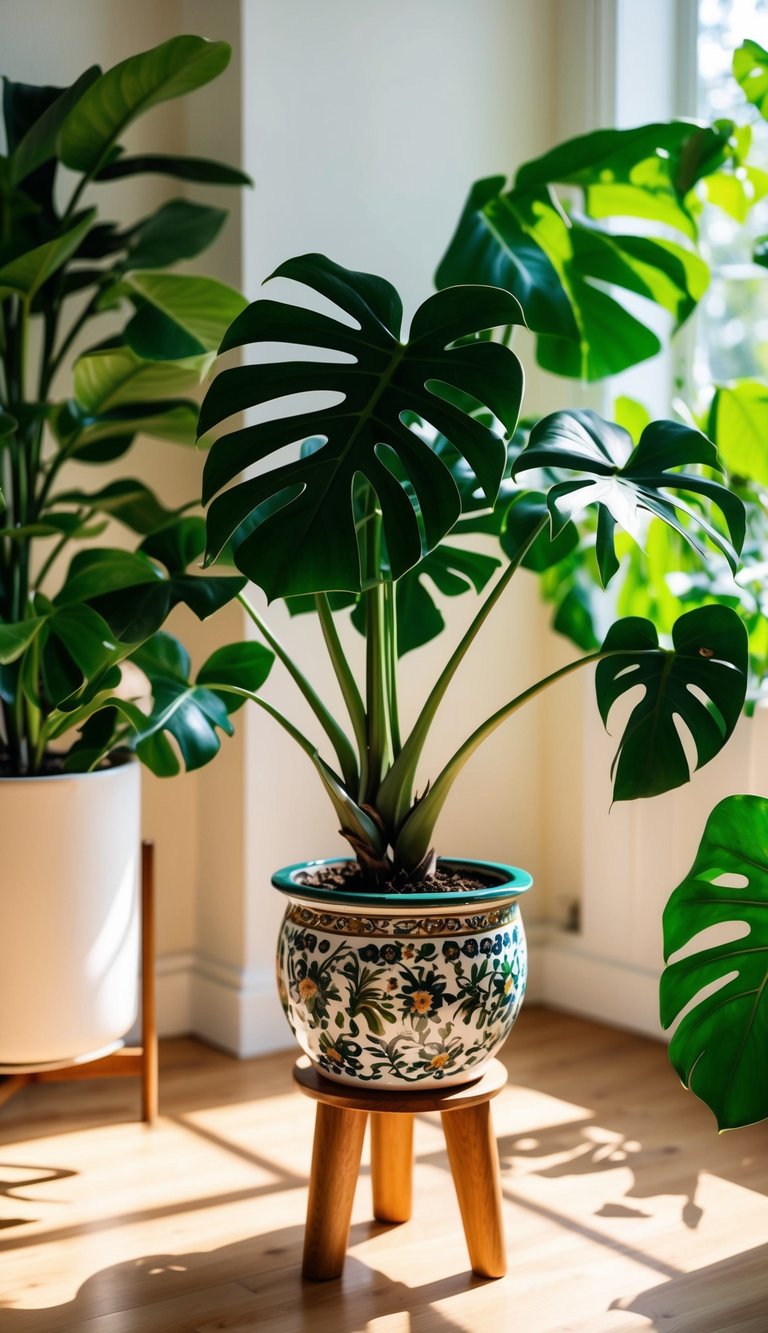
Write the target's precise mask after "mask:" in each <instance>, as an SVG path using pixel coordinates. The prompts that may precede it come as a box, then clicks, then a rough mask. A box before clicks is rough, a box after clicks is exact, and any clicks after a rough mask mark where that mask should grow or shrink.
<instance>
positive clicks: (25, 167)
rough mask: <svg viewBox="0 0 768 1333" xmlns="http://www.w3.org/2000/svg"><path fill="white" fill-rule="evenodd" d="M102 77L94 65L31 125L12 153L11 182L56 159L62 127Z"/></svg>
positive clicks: (64, 90) (22, 178) (15, 181)
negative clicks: (83, 96)
mask: <svg viewBox="0 0 768 1333" xmlns="http://www.w3.org/2000/svg"><path fill="white" fill-rule="evenodd" d="M100 74H101V70H100V68H99V66H98V65H91V67H90V69H87V70H85V72H84V73H83V74H81V75H80V77H79V79H76V80H75V82H74V83H73V84H72V86H71V87H70V88H64V89H62V91H61V93H60V94H59V96H58V97H57V98H55V100H54V101H52V102H51V103H50V104H49V105H48V106H47V107H46V108H45V110H44V111H43V113H42V115H40V116H39V118H38V119H37V120H35V121H33V123H32V124H31V125H30V126H29V129H28V130H27V131H26V133H25V134H24V135H23V136H22V137H21V138H20V139H19V141H18V143H17V144H16V145H15V147H14V149H13V152H12V153H11V160H10V179H11V181H12V182H13V183H14V184H16V183H18V182H19V181H22V180H24V178H25V177H26V176H29V175H30V173H31V172H33V171H36V170H37V169H38V167H41V166H42V165H43V163H44V162H47V161H49V159H50V158H52V157H55V155H56V151H57V147H58V137H59V131H60V129H61V126H62V125H63V123H64V121H65V120H66V118H67V116H68V115H69V113H70V111H71V110H72V108H73V106H75V104H76V103H77V102H78V101H79V100H80V98H81V97H82V95H83V93H84V92H85V90H86V88H89V87H90V86H91V84H92V83H93V82H94V81H95V80H96V79H97V78H98V77H99V75H100Z"/></svg>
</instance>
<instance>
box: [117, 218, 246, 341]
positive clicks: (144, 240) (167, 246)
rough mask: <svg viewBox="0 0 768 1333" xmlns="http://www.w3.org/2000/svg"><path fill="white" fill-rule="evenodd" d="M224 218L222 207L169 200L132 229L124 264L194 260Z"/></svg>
mask: <svg viewBox="0 0 768 1333" xmlns="http://www.w3.org/2000/svg"><path fill="white" fill-rule="evenodd" d="M226 219H227V214H226V211H225V210H224V209H223V208H206V207H204V206H203V205H202V204H194V203H191V202H190V201H189V200H187V199H171V200H170V201H169V202H168V203H167V204H163V205H162V206H161V207H160V208H158V210H157V212H156V213H153V214H152V215H151V216H150V217H148V218H145V219H144V221H143V222H141V223H139V225H138V226H137V227H135V228H134V229H132V232H131V237H130V241H129V244H128V258H127V260H126V267H127V268H129V269H148V268H165V267H166V266H168V265H170V264H177V263H179V262H180V261H181V260H182V259H194V258H195V256H196V255H199V254H200V253H201V252H202V251H203V250H206V249H207V248H208V246H209V245H210V244H211V242H212V241H214V240H215V238H216V237H217V236H218V234H219V232H220V231H221V228H222V227H223V225H224V223H225V222H226ZM233 318H234V316H233Z"/></svg>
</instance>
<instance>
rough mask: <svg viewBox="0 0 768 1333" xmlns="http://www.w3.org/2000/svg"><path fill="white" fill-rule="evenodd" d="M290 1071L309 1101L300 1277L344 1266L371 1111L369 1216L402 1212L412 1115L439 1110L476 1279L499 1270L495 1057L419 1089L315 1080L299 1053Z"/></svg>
mask: <svg viewBox="0 0 768 1333" xmlns="http://www.w3.org/2000/svg"><path fill="white" fill-rule="evenodd" d="M293 1077H294V1079H295V1081H296V1083H297V1084H298V1086H299V1088H300V1089H301V1091H302V1092H303V1093H304V1094H305V1096H307V1097H311V1098H313V1100H314V1101H316V1102H317V1113H316V1119H315V1141H314V1148H313V1152H312V1174H311V1177H310V1183H309V1201H308V1204H307V1225H306V1230H305V1233H304V1262H303V1267H302V1273H303V1275H304V1277H305V1278H311V1279H312V1280H314V1281H316V1282H323V1281H327V1280H328V1279H329V1278H335V1277H339V1276H340V1275H341V1272H342V1269H343V1267H344V1259H345V1257H346V1251H347V1242H348V1240H349V1223H350V1218H351V1216H352V1203H353V1200H354V1196H355V1186H356V1184H357V1175H358V1171H359V1169H360V1154H361V1152H362V1147H363V1138H364V1135H365V1126H366V1122H367V1120H368V1117H369V1115H370V1118H371V1176H372V1183H373V1212H374V1216H375V1217H376V1219H377V1221H379V1222H407V1221H408V1220H409V1218H410V1216H411V1198H412V1170H413V1117H414V1115H418V1114H419V1113H422V1112H425V1111H439V1112H440V1118H441V1120H442V1122H443V1131H444V1133H445V1141H446V1146H447V1148H448V1160H449V1162H450V1166H451V1172H452V1175H453V1183H454V1186H455V1188H456V1194H457V1196H458V1200H459V1208H460V1209H461V1220H462V1222H463V1224H464V1234H465V1236H466V1238H467V1248H468V1250H469V1259H470V1263H471V1265H472V1270H473V1272H475V1273H476V1274H477V1275H478V1277H490V1278H497V1277H503V1276H504V1274H505V1273H506V1271H507V1259H506V1251H505V1246H504V1229H503V1223H502V1217H501V1176H500V1172H499V1153H498V1148H497V1145H496V1139H495V1137H494V1133H493V1124H492V1122H491V1108H490V1102H491V1098H493V1097H495V1096H496V1095H497V1094H498V1093H499V1092H501V1090H502V1088H503V1087H504V1085H505V1084H506V1081H507V1071H506V1069H505V1068H504V1066H503V1064H502V1063H501V1061H500V1060H494V1061H492V1063H491V1064H490V1066H489V1067H488V1070H487V1072H486V1073H485V1074H483V1075H482V1077H480V1078H476V1079H475V1080H474V1082H472V1083H464V1084H462V1085H461V1086H460V1087H456V1086H453V1087H451V1086H450V1085H449V1086H448V1087H446V1088H445V1089H442V1088H433V1089H431V1090H430V1091H429V1092H427V1091H425V1092H405V1093H402V1092H367V1091H366V1090H365V1089H363V1090H359V1089H357V1088H354V1087H347V1086H345V1085H343V1084H340V1083H334V1082H332V1081H331V1079H328V1078H323V1076H322V1075H321V1074H318V1072H317V1070H316V1069H315V1068H314V1066H313V1065H312V1064H311V1063H310V1061H309V1060H308V1059H307V1057H306V1056H302V1058H301V1059H300V1060H297V1062H296V1065H295V1066H294V1071H293Z"/></svg>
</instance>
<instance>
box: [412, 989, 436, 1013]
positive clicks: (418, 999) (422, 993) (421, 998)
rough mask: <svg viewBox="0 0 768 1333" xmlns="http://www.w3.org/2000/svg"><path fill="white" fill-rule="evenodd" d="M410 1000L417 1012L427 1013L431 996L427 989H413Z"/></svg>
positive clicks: (430, 1003) (430, 1006) (430, 1004)
mask: <svg viewBox="0 0 768 1333" xmlns="http://www.w3.org/2000/svg"><path fill="white" fill-rule="evenodd" d="M412 1002H413V1007H414V1009H415V1010H416V1013H417V1014H428V1013H429V1011H430V1009H431V1008H432V996H431V994H430V992H429V991H428V990H417V991H414V993H413V997H412Z"/></svg>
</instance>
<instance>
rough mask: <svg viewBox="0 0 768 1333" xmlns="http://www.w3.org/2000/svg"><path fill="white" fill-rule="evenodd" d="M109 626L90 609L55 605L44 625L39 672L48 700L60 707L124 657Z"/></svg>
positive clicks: (88, 607) (93, 683)
mask: <svg viewBox="0 0 768 1333" xmlns="http://www.w3.org/2000/svg"><path fill="white" fill-rule="evenodd" d="M124 652H125V650H124V649H121V648H120V646H119V645H118V643H117V642H116V640H115V638H114V636H113V634H112V631H111V629H110V627H109V626H108V625H107V623H106V621H104V620H103V619H102V617H101V616H100V615H98V613H97V612H96V611H94V610H93V609H92V607H90V606H82V605H79V604H77V603H75V604H71V605H63V606H57V607H56V609H55V611H54V612H53V613H52V614H51V615H50V616H49V617H48V619H47V622H46V626H45V642H44V645H43V649H42V654H41V659H42V672H43V680H44V682H45V690H46V694H47V697H48V699H49V700H50V702H51V703H52V704H53V705H54V707H62V706H63V705H65V704H66V702H67V701H68V700H70V699H71V698H72V697H73V696H75V695H78V696H79V695H80V693H81V692H82V691H83V689H84V688H85V687H88V686H90V687H91V688H94V687H96V686H97V683H98V680H99V677H100V676H102V675H103V673H105V672H106V671H107V670H108V669H109V668H110V667H112V666H114V665H115V663H116V662H118V661H119V659H120V658H121V657H122V656H123V655H124Z"/></svg>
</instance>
